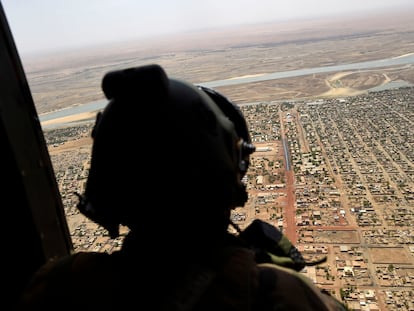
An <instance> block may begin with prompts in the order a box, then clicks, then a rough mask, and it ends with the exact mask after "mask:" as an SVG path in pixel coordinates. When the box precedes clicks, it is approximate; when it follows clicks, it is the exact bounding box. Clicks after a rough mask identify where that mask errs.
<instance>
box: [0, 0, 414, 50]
mask: <svg viewBox="0 0 414 311" xmlns="http://www.w3.org/2000/svg"><path fill="white" fill-rule="evenodd" d="M0 3H1V5H2V6H3V9H4V11H5V14H6V18H7V20H8V23H9V26H10V28H11V30H12V34H13V37H14V40H15V43H16V46H17V48H18V50H19V52H20V53H21V54H30V53H39V52H42V51H51V50H56V51H58V50H63V49H67V48H77V47H85V46H88V45H95V44H104V43H110V42H116V41H124V40H130V39H135V38H145V37H150V36H154V35H160V34H169V33H179V32H184V31H194V30H195V31H196V30H201V29H208V28H216V27H222V26H228V25H242V24H252V23H260V22H270V21H286V20H295V19H303V18H316V17H323V16H332V15H337V14H348V13H363V12H366V11H371V12H372V11H373V10H386V9H391V8H400V7H401V8H403V7H408V8H409V9H411V10H413V13H414V1H413V0H285V1H279V0H204V1H198V0H145V1H140V0H0ZM413 16H414V14H413Z"/></svg>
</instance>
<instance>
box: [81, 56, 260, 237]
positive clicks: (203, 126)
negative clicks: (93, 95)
mask: <svg viewBox="0 0 414 311" xmlns="http://www.w3.org/2000/svg"><path fill="white" fill-rule="evenodd" d="M102 89H103V92H104V94H105V96H106V98H107V99H108V100H109V102H108V104H107V105H106V107H105V108H104V110H103V111H102V112H99V113H98V114H97V118H96V123H95V126H94V128H93V130H92V138H93V146H92V156H91V163H90V170H89V175H88V178H87V182H86V188H85V193H84V195H82V196H80V202H79V204H78V208H79V210H80V211H81V212H82V213H83V214H84V215H86V216H87V217H89V218H90V219H92V220H93V221H95V222H96V223H98V224H100V225H102V226H103V227H105V228H106V229H107V230H108V231H109V233H110V235H111V236H112V237H116V236H118V234H119V233H118V231H119V229H118V227H119V225H125V226H128V227H130V228H138V227H140V226H146V225H147V223H148V222H151V221H153V222H159V223H160V226H162V225H163V224H164V225H167V224H168V222H179V221H180V220H181V219H183V218H185V219H187V220H188V219H191V221H195V222H199V223H200V222H203V221H205V222H210V225H211V222H212V221H213V220H214V219H215V218H217V217H222V216H220V215H223V214H224V213H223V209H232V208H234V207H237V206H243V205H244V204H245V202H246V200H247V192H246V186H245V183H244V182H243V180H242V178H243V177H244V176H245V174H246V171H247V170H248V167H249V156H250V154H251V153H252V152H254V151H255V147H254V145H253V144H252V142H251V138H250V135H249V131H248V127H247V124H246V121H245V119H244V117H243V114H242V112H241V110H240V109H239V107H238V106H237V105H235V104H234V103H232V102H231V101H230V100H228V99H227V98H226V97H224V96H222V95H221V94H220V93H218V92H216V91H214V90H213V89H210V88H206V87H202V86H197V85H193V84H190V83H187V82H185V81H182V80H178V79H173V78H169V77H168V76H167V74H166V73H165V71H164V69H163V68H162V67H161V66H159V65H156V64H151V65H146V66H141V67H134V68H128V69H125V70H119V71H112V72H109V73H107V74H106V75H105V76H104V78H103V80H102ZM155 218H157V219H155ZM207 227H208V226H206V228H207Z"/></svg>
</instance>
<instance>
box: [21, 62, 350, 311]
mask: <svg viewBox="0 0 414 311" xmlns="http://www.w3.org/2000/svg"><path fill="white" fill-rule="evenodd" d="M102 88H103V91H104V93H105V96H106V97H107V98H108V100H109V103H108V104H107V106H106V108H105V109H104V110H103V112H102V113H98V115H97V119H96V124H95V126H94V128H93V131H92V137H93V146H92V158H91V166H90V171H89V175H88V179H87V183H86V189H85V193H84V194H83V195H81V196H80V201H79V204H78V208H79V210H80V211H81V212H82V213H83V214H84V215H86V216H87V217H89V218H90V219H91V220H93V221H95V222H96V223H98V224H99V225H101V226H103V227H104V228H105V229H107V230H108V232H109V234H110V236H111V237H112V238H115V237H117V236H118V235H119V226H120V225H123V226H127V227H128V228H129V233H128V235H127V236H126V237H125V240H124V243H123V245H122V248H121V250H119V251H115V252H113V253H111V254H107V253H94V252H77V253H75V254H72V255H70V256H68V257H66V258H61V259H59V260H57V261H53V262H50V263H47V264H46V265H45V266H44V267H42V268H41V269H40V271H39V272H38V273H37V274H36V275H35V276H34V278H33V281H32V283H31V284H30V285H29V287H28V288H27V290H26V291H25V292H24V294H23V296H22V301H21V304H20V309H19V310H52V309H53V310H55V309H56V308H59V309H67V310H75V309H79V308H81V309H85V310H95V309H104V310H122V309H123V308H127V307H128V308H133V309H139V308H144V306H145V307H146V308H148V307H150V309H152V310H180V311H186V310H214V309H217V310H318V311H320V310H345V307H344V306H343V305H342V304H341V303H339V302H338V301H337V300H336V299H334V298H333V297H332V296H330V295H329V294H327V293H325V292H323V291H321V290H320V289H319V288H317V287H315V286H314V285H313V284H312V282H311V281H310V280H308V279H306V278H304V277H303V276H302V275H301V274H300V273H298V272H297V271H295V269H291V268H289V267H282V266H279V265H276V264H274V260H273V261H272V256H273V255H275V254H272V252H271V249H270V248H269V249H265V244H266V243H261V241H260V239H261V238H257V234H256V233H257V232H258V231H261V230H262V229H263V230H262V232H261V233H264V239H266V238H269V237H270V241H271V242H274V243H273V244H274V245H276V246H277V243H278V242H281V241H284V242H286V239H285V238H284V237H283V236H281V235H280V236H278V238H276V239H275V238H274V237H275V235H273V233H275V232H276V231H272V230H276V229H274V228H273V229H272V227H271V226H270V225H268V224H265V223H257V222H255V224H256V225H258V226H256V227H255V228H256V229H257V228H259V230H256V229H254V230H251V231H254V232H253V233H254V234H247V233H246V232H247V231H246V232H240V234H232V233H230V231H229V226H230V225H232V222H231V218H230V213H231V210H232V209H234V208H235V207H239V206H243V205H244V204H245V202H246V201H247V197H248V194H247V191H246V186H245V184H244V183H243V181H242V179H243V177H244V176H245V174H246V171H247V170H248V167H249V156H250V154H251V153H253V152H254V151H255V147H254V145H253V144H252V142H251V139H250V135H249V131H248V128H247V124H246V121H245V119H244V117H243V115H242V113H241V111H240V109H239V108H238V107H237V106H236V105H235V104H233V103H232V102H231V101H229V100H228V99H227V98H225V97H224V96H222V95H221V94H219V93H218V92H215V91H214V90H212V89H208V88H205V87H200V86H195V85H192V84H190V83H187V82H185V81H181V80H178V79H173V78H169V77H168V76H167V75H166V73H165V71H164V70H163V68H162V67H160V66H159V65H156V64H151V65H146V66H142V67H137V68H129V69H125V70H120V71H113V72H109V73H107V74H106V75H105V77H104V79H103V81H102ZM269 232H270V233H271V234H270V236H269V234H268V233H269ZM276 233H277V232H276ZM266 235H267V236H266ZM256 242H258V243H256ZM270 244H272V243H270ZM289 249H290V251H289V254H287V257H289V256H290V257H291V258H289V259H292V258H293V263H295V262H294V260H296V259H298V258H299V259H300V260H299V261H298V262H299V266H300V267H299V268H298V269H296V270H299V269H301V268H302V267H303V265H301V257H300V254H299V253H297V252H294V251H295V250H296V249H295V248H294V247H290V248H289ZM295 258H296V259H295ZM292 266H294V264H293V265H292Z"/></svg>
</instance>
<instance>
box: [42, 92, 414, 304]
mask: <svg viewBox="0 0 414 311" xmlns="http://www.w3.org/2000/svg"><path fill="white" fill-rule="evenodd" d="M240 107H241V109H242V111H243V113H244V115H245V117H246V120H247V122H248V124H249V128H250V132H251V136H252V140H253V143H254V144H255V145H256V147H257V150H256V152H255V153H254V154H253V156H252V159H251V165H250V168H249V172H248V174H247V178H246V182H247V185H248V190H249V194H250V197H249V200H248V202H247V204H246V206H244V207H240V208H237V209H235V210H234V213H233V221H234V222H235V223H237V224H238V225H239V226H240V228H242V229H243V228H245V227H246V226H247V225H248V224H249V223H250V222H251V221H252V220H253V219H262V220H265V221H267V222H269V223H271V224H272V225H274V226H275V227H277V228H278V229H279V230H281V231H282V232H283V233H284V234H285V235H286V236H287V237H288V238H289V240H290V241H291V242H292V243H293V244H294V245H295V246H296V247H297V248H298V249H299V250H300V251H301V252H302V254H303V256H304V257H305V258H306V259H307V260H310V261H312V260H317V259H318V258H322V257H324V256H326V257H327V261H326V262H325V263H323V264H321V265H317V266H312V267H306V268H305V269H304V270H303V271H302V272H303V273H305V274H306V275H307V276H308V277H310V278H311V279H312V280H313V281H314V282H315V283H316V284H317V285H318V286H320V287H322V288H324V289H326V290H328V291H329V292H331V293H332V294H333V295H335V296H336V297H338V298H339V299H340V300H342V301H344V302H346V304H347V305H348V306H349V307H350V309H352V310H413V309H414V229H413V225H414V132H413V131H414V130H413V128H414V88H413V87H403V88H396V89H390V90H384V91H380V92H370V93H367V94H364V95H358V96H350V97H342V98H335V99H326V98H325V99H314V100H297V101H274V102H272V101H271V102H258V103H254V104H243V105H240ZM92 126H93V123H92V122H90V123H86V124H83V125H79V126H74V127H64V128H58V129H53V130H48V131H45V138H46V140H47V143H48V146H49V152H50V155H51V159H52V163H53V166H54V170H55V174H56V178H57V181H58V184H59V189H60V192H61V196H62V200H63V203H64V207H65V212H66V215H67V221H68V225H69V229H70V233H71V237H72V242H73V245H74V249H75V251H80V250H82V251H83V250H90V251H100V252H112V251H114V250H116V249H119V247H121V245H122V239H123V236H124V235H125V234H126V233H127V232H128V228H121V229H122V230H121V232H122V234H121V237H120V238H117V239H113V240H111V239H109V237H108V235H107V232H106V231H105V230H104V229H102V228H101V227H99V226H97V225H95V224H94V223H92V222H91V221H89V220H88V219H86V218H85V217H83V216H82V215H81V214H80V213H79V212H78V210H77V208H76V205H77V203H78V198H77V197H76V196H75V195H74V192H80V193H81V192H82V191H83V190H84V189H83V187H84V183H85V180H86V176H87V173H88V166H89V160H90V158H89V157H90V147H91V142H92V141H91V139H90V132H91V129H92ZM70 144H72V147H70V146H71V145H70ZM126 148H127V146H126ZM140 199H141V198H137V200H140Z"/></svg>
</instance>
